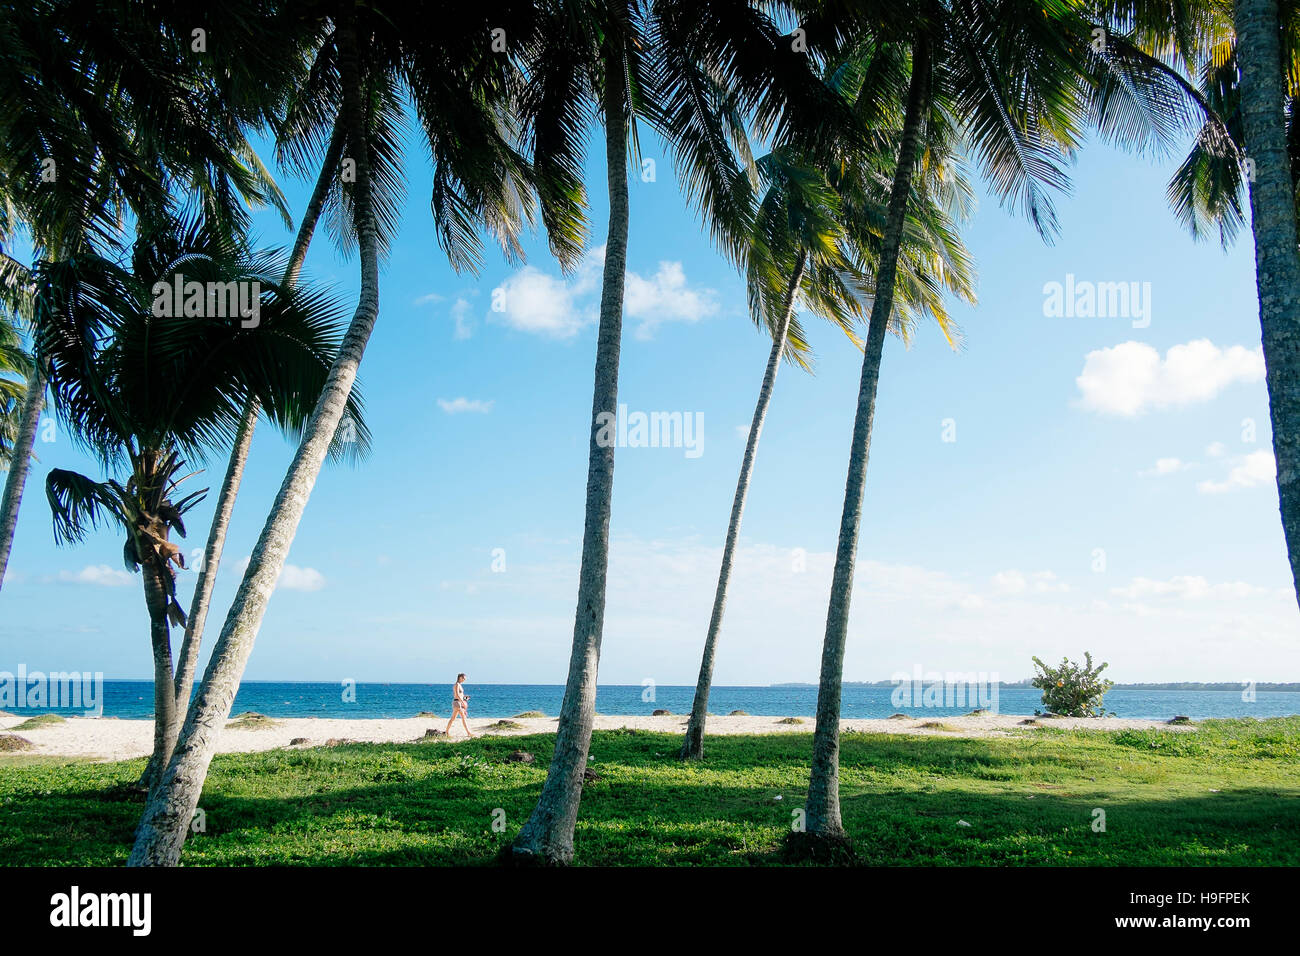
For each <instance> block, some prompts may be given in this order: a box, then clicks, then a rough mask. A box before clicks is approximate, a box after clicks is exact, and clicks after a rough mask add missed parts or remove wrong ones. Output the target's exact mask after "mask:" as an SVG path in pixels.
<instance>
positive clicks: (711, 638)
mask: <svg viewBox="0 0 1300 956" xmlns="http://www.w3.org/2000/svg"><path fill="white" fill-rule="evenodd" d="M807 261H808V253H807V251H801V252H800V253H799V259H798V261H797V262H796V263H795V269H794V274H793V275H792V276H791V277H790V285H789V287H788V289H787V290H786V297H785V301H784V302H783V303H782V313H781V324H780V326H779V327H778V328H777V330H776V334H775V335H773V336H772V351H771V352H770V353H769V354H768V357H767V368H766V369H765V370H764V371H763V384H762V386H761V387H760V388H759V390H758V404H757V405H755V406H754V418H753V420H752V421H751V422H750V423H749V438H748V440H747V441H746V442H745V457H744V459H743V460H742V461H741V464H740V477H739V478H738V479H737V480H736V497H735V498H734V499H733V500H732V502H731V520H730V522H728V524H727V541H726V544H725V545H723V548H722V567H721V569H720V570H719V571H718V588H717V590H716V591H715V592H714V595H713V614H712V616H711V617H710V618H709V633H708V635H707V636H706V637H705V639H704V657H703V659H702V660H701V661H700V676H699V679H698V680H697V681H696V684H695V700H694V702H693V703H692V704H691V719H690V721H689V722H688V723H687V725H686V739H685V740H684V741H683V742H682V751H681V756H682V758H683V759H685V760H699V759H700V758H701V757H703V756H704V724H705V721H706V720H707V718H708V713H709V690H710V688H711V687H712V685H713V661H714V656H715V654H716V651H717V646H718V633H719V631H721V630H722V614H723V611H724V609H725V608H726V605H727V585H728V584H729V583H730V581H731V565H732V561H733V560H734V558H735V555H736V542H737V540H738V539H739V538H740V519H741V516H742V515H743V514H744V512H745V498H746V497H747V496H748V495H749V478H750V475H751V474H753V471H754V458H755V456H756V454H757V452H758V437H759V435H760V434H762V431H763V420H764V419H766V418H767V407H768V405H770V404H771V403H772V390H773V387H774V386H775V385H776V373H777V370H778V369H779V368H780V367H781V355H782V354H783V353H784V352H785V343H786V334H787V333H788V332H789V331H790V320H791V319H792V318H793V317H794V303H795V297H796V295H797V293H798V291H799V283H801V282H802V281H803V273H804V266H805V264H806V263H807Z"/></svg>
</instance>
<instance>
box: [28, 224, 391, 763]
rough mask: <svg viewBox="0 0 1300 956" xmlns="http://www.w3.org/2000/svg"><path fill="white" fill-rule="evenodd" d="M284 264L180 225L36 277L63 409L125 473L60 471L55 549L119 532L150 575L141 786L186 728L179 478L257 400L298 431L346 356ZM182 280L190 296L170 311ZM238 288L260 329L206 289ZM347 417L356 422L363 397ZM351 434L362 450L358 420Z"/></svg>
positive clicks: (53, 487) (89, 444) (329, 322)
mask: <svg viewBox="0 0 1300 956" xmlns="http://www.w3.org/2000/svg"><path fill="white" fill-rule="evenodd" d="M279 267H280V263H278V262H277V261H276V260H275V259H274V258H273V257H271V256H269V255H257V256H253V257H246V256H243V255H241V254H239V252H238V250H236V249H234V248H233V247H232V246H231V245H230V244H229V243H228V242H225V241H223V240H220V239H214V238H212V237H210V236H205V235H203V233H202V231H201V229H200V228H196V227H194V226H193V225H189V226H185V225H181V224H178V225H177V226H176V227H175V230H174V231H169V232H166V233H161V234H151V235H145V236H142V237H141V238H140V239H139V240H138V241H137V243H136V244H135V246H134V248H133V250H132V253H131V256H130V261H129V263H122V262H117V261H113V260H111V259H109V258H107V257H105V256H102V255H98V254H95V253H85V254H81V255H77V256H73V257H71V258H69V259H66V260H60V261H56V262H45V263H42V264H41V265H39V266H38V267H37V269H36V270H35V275H34V285H35V293H34V302H33V313H34V317H35V320H36V321H35V324H36V329H37V335H36V347H37V355H38V357H39V359H40V360H41V362H42V363H44V365H45V367H47V368H48V369H49V380H50V388H51V392H52V394H53V396H54V402H55V406H56V408H57V410H58V414H59V416H60V418H61V419H62V420H63V422H64V423H65V425H66V427H67V428H68V430H69V431H70V432H71V434H72V435H74V436H75V437H76V439H77V440H78V441H79V442H80V443H81V444H82V445H84V446H85V447H86V448H87V449H88V450H89V451H91V452H92V453H93V454H94V455H95V456H96V457H97V458H98V459H99V461H100V462H101V464H102V465H103V466H104V467H105V469H106V470H109V471H119V469H120V470H121V472H122V474H123V477H122V478H120V479H118V478H113V477H110V478H107V479H104V480H98V479H94V478H90V477H87V476H86V475H83V474H79V473H76V472H72V471H68V470H65V469H58V468H56V469H52V470H51V471H50V472H49V474H48V476H47V478H46V494H47V497H48V498H49V501H50V507H51V510H52V512H53V515H54V535H55V540H56V541H57V542H58V543H60V544H69V543H75V542H79V541H81V540H82V539H83V538H84V537H85V536H86V534H87V533H88V532H89V531H90V530H92V529H93V528H95V527H96V526H97V525H99V524H101V523H105V522H106V523H109V524H112V525H116V526H118V527H120V528H121V529H122V530H123V531H124V532H125V535H126V542H125V546H124V549H123V556H124V560H125V563H126V566H127V567H128V569H130V570H132V571H140V572H141V574H142V578H143V583H144V594H145V602H146V606H147V608H148V612H149V620H150V640H151V646H152V649H153V657H154V707H155V715H154V754H153V758H152V759H151V761H150V764H149V768H148V769H147V770H146V773H145V775H144V777H143V778H142V783H143V784H144V785H149V784H151V783H153V782H154V780H155V779H156V776H157V774H158V773H160V772H161V768H162V766H163V760H164V757H165V754H166V751H167V750H168V749H169V748H170V746H171V743H172V741H174V740H175V736H176V724H177V722H178V711H177V708H178V701H177V699H176V696H175V692H174V679H175V674H174V672H173V667H172V654H171V634H170V629H171V627H172V626H184V624H185V621H186V616H185V613H184V611H183V610H182V608H181V606H180V603H179V600H178V598H177V594H176V580H175V571H174V567H175V568H183V567H184V566H185V562H184V557H183V555H182V552H181V549H180V547H179V546H178V545H177V544H176V543H175V542H174V541H173V540H172V533H173V532H174V533H175V534H177V535H179V536H181V537H183V536H184V535H185V523H184V515H185V514H186V513H187V512H188V511H189V510H190V509H191V508H193V507H194V506H195V505H196V504H197V503H198V502H199V501H200V500H201V499H202V497H203V495H204V494H205V491H206V489H205V491H196V492H190V493H188V494H185V495H178V494H177V489H178V488H180V486H181V485H182V484H184V483H185V482H186V481H187V479H189V478H190V477H192V475H193V473H188V474H183V472H184V469H185V459H190V460H192V459H194V458H195V457H198V456H202V455H204V454H205V453H207V452H210V451H214V450H221V449H223V448H225V447H227V446H228V445H229V443H230V442H231V440H232V439H233V438H234V436H235V435H236V434H237V431H238V423H239V421H240V414H241V410H242V409H243V408H244V406H245V405H246V404H247V402H248V401H249V400H250V399H252V398H255V399H256V400H257V401H258V402H259V403H260V404H261V405H262V406H263V407H264V408H266V409H267V412H268V414H269V415H270V416H271V418H272V420H273V421H275V422H276V424H277V425H279V426H280V427H282V428H284V429H286V430H287V431H289V432H290V433H296V432H298V431H300V430H301V429H302V426H303V424H304V422H305V420H306V418H307V415H308V414H309V412H310V410H311V408H312V407H313V405H314V404H315V399H316V396H317V394H318V393H319V390H320V387H321V386H322V385H323V383H324V380H325V374H326V371H327V369H328V368H329V365H330V363H331V361H332V360H333V357H334V352H335V350H336V349H337V346H338V338H339V336H338V332H337V326H338V325H339V319H340V313H339V311H338V308H337V306H336V305H335V304H334V303H333V302H332V301H331V300H330V299H329V298H328V297H326V296H324V295H322V294H321V293H319V292H316V291H312V290H309V289H304V288H301V287H298V286H288V285H283V284H281V283H280V282H279V275H280V271H281V270H280V268H279ZM182 282H183V283H184V288H185V290H186V292H185V297H184V300H183V301H182V300H181V297H180V296H179V294H177V295H176V297H175V298H176V301H175V302H174V303H172V301H171V300H172V297H173V290H174V288H175V286H176V284H179V283H182ZM196 283H197V285H196ZM241 286H242V287H243V291H244V293H245V300H244V305H247V306H251V307H252V308H253V309H254V310H255V311H254V313H253V315H254V318H251V319H250V318H247V317H246V315H242V314H235V312H234V310H233V308H231V302H229V301H226V300H225V299H223V298H222V296H223V295H224V294H225V293H223V292H222V291H217V292H215V293H214V292H213V290H231V289H238V288H240V287H241ZM191 289H197V290H199V291H198V292H197V296H198V298H193V296H194V295H196V293H194V292H192V291H190V290H191ZM195 313H198V314H195ZM353 412H354V414H355V415H356V417H357V418H358V419H359V418H360V404H359V398H358V399H356V400H354V404H353ZM358 436H359V439H360V445H359V446H358V447H359V448H364V447H365V444H366V443H367V442H368V433H367V431H366V429H365V426H364V422H362V423H361V425H360V426H359V429H358ZM346 450H347V449H341V451H346ZM351 450H353V451H355V450H358V448H353V449H351Z"/></svg>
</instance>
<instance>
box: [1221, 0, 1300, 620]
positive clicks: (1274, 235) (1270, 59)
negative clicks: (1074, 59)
mask: <svg viewBox="0 0 1300 956" xmlns="http://www.w3.org/2000/svg"><path fill="white" fill-rule="evenodd" d="M1235 21H1236V31H1237V63H1238V65H1239V67H1240V70H1241V111H1242V121H1243V125H1244V127H1245V133H1246V151H1247V153H1248V154H1249V156H1250V158H1251V160H1253V165H1254V173H1255V174H1254V179H1253V181H1252V182H1251V184H1250V218H1251V228H1252V230H1253V231H1254V234H1255V285H1256V288H1257V290H1258V292H1259V325H1260V330H1261V332H1262V338H1263V344H1264V366H1265V368H1266V370H1267V374H1266V378H1267V382H1268V399H1269V415H1270V417H1271V419H1272V425H1273V455H1274V457H1275V458H1276V459H1277V491H1278V499H1279V503H1280V508H1281V512H1282V530H1283V533H1284V534H1285V536H1286V549H1287V554H1288V555H1289V557H1290V559H1291V575H1292V580H1293V582H1294V584H1295V587H1296V596H1297V600H1300V250H1298V249H1297V246H1296V241H1297V240H1296V233H1297V230H1296V214H1295V190H1294V188H1293V185H1292V179H1291V164H1290V161H1289V159H1288V155H1287V145H1286V143H1287V131H1286V117H1285V115H1284V113H1283V109H1284V104H1285V102H1286V86H1285V83H1284V77H1285V74H1286V70H1285V68H1284V65H1283V63H1282V49H1281V39H1280V26H1279V23H1280V21H1279V15H1278V4H1277V0H1236V10H1235Z"/></svg>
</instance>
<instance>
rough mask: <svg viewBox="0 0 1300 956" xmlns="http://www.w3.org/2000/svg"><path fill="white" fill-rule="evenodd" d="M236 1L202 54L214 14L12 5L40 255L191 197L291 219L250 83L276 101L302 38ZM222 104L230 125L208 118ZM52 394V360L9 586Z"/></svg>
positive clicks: (10, 162)
mask: <svg viewBox="0 0 1300 956" xmlns="http://www.w3.org/2000/svg"><path fill="white" fill-rule="evenodd" d="M224 3H225V14H226V15H225V16H223V17H221V29H220V30H215V31H211V32H212V36H211V46H210V47H209V48H207V49H206V50H205V51H204V55H202V56H195V55H194V53H195V50H194V44H195V42H196V40H195V36H194V28H195V26H196V20H201V19H202V18H196V17H195V15H194V14H193V12H192V11H186V10H184V9H183V8H180V7H176V8H170V7H159V8H151V9H150V10H149V11H142V10H141V8H140V7H139V5H138V4H133V3H130V2H129V0H121V2H115V0H108V2H104V3H96V4H94V5H88V4H85V3H83V2H79V0H36V2H34V3H32V4H27V5H23V6H22V7H20V8H14V9H12V10H8V11H6V17H5V19H4V21H3V22H2V23H0V204H2V205H3V206H4V208H5V210H6V212H7V213H9V214H10V215H11V217H12V219H13V221H14V222H19V221H20V222H21V223H22V224H23V225H24V226H25V227H26V229H27V230H28V232H29V233H30V236H31V239H32V242H33V245H34V246H35V248H36V252H37V254H38V255H41V256H45V257H55V258H58V257H60V256H64V255H71V254H73V253H75V252H79V251H82V250H84V249H86V248H89V247H93V246H95V245H97V244H99V245H102V244H104V243H108V244H112V243H115V242H117V241H119V232H120V229H121V224H122V222H123V220H124V219H125V218H127V217H130V216H134V217H135V218H137V219H138V220H139V221H141V222H143V223H151V224H152V226H151V227H150V228H159V227H162V225H163V224H165V223H166V221H167V219H168V217H169V216H170V215H171V214H172V212H173V210H174V208H175V206H176V204H177V203H178V202H182V203H185V204H186V205H189V206H190V207H191V208H192V210H193V212H194V213H195V214H196V215H197V216H199V217H201V218H202V219H204V220H205V221H207V222H208V224H209V227H210V228H215V229H219V230H220V231H221V232H223V233H224V234H225V235H227V236H228V237H231V238H234V237H236V236H238V235H240V234H241V233H242V231H243V230H244V229H245V227H246V226H247V224H248V216H247V212H246V210H245V205H246V204H250V203H251V204H254V205H257V204H264V203H269V204H271V205H274V206H275V207H277V208H278V209H279V210H280V211H281V213H282V215H284V216H286V218H287V211H286V210H285V208H284V203H283V196H282V195H281V194H280V192H279V190H278V188H277V187H276V186H275V184H274V182H273V181H272V180H271V178H270V176H269V174H268V173H267V171H266V169H265V168H264V167H263V166H262V164H261V163H260V162H259V161H258V158H257V156H256V153H255V152H254V151H253V150H252V148H251V147H250V146H249V144H248V140H247V138H246V136H245V130H246V128H247V125H248V122H249V121H250V120H251V119H255V118H256V115H257V109H256V108H255V107H253V106H250V105H249V104H250V102H253V101H250V99H249V96H248V95H247V93H245V92H244V91H245V90H251V89H255V90H256V91H257V95H258V96H261V97H262V98H263V99H264V98H265V97H266V90H267V89H268V84H267V82H266V80H267V78H268V76H273V75H276V73H277V71H280V70H284V69H287V68H288V65H292V64H293V63H294V62H295V58H294V57H293V56H292V55H290V54H291V52H292V50H293V44H294V43H295V42H297V41H298V38H299V35H298V34H297V33H296V32H294V31H293V30H291V29H288V24H285V23H277V27H278V28H277V29H274V30H266V29H262V30H258V29H251V30H250V29H247V27H248V26H249V25H250V24H251V23H253V22H254V20H253V18H252V17H251V16H249V14H250V13H251V12H252V11H253V10H255V9H256V8H258V6H259V4H258V3H257V0H247V2H244V0H224ZM204 33H205V37H204V41H205V44H206V41H207V36H206V33H207V31H204ZM248 64H254V65H255V67H256V70H257V71H258V72H259V76H258V77H257V79H252V78H250V77H249V76H248V72H249V67H248ZM273 87H274V84H271V88H273ZM218 114H219V115H222V116H223V117H224V118H223V120H222V122H220V123H209V122H207V117H208V116H209V115H218ZM8 261H9V262H10V263H11V264H12V260H8ZM45 391H46V375H45V370H44V369H41V368H39V367H37V368H35V369H34V370H33V372H32V374H31V376H30V378H29V382H28V388H27V391H26V394H25V396H24V398H23V402H22V411H21V414H20V423H19V427H18V433H17V435H16V439H15V440H16V447H15V450H14V460H13V463H12V467H11V468H10V469H9V472H8V475H7V476H6V482H5V488H4V496H3V498H2V499H0V582H2V581H3V577H4V569H5V567H6V565H7V561H8V556H9V552H10V548H11V547H12V543H13V534H14V530H15V528H16V526H17V520H18V511H19V506H20V503H21V500H22V493H23V488H24V485H25V482H26V477H27V473H28V468H29V465H30V459H31V452H32V447H33V443H34V442H35V436H36V431H37V425H38V423H39V419H40V415H41V411H42V409H43V407H44V402H45Z"/></svg>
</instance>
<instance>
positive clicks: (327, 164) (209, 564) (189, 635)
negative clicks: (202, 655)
mask: <svg viewBox="0 0 1300 956" xmlns="http://www.w3.org/2000/svg"><path fill="white" fill-rule="evenodd" d="M344 139H345V136H344V134H343V131H342V129H341V128H340V126H339V124H338V123H335V125H334V132H333V134H332V135H331V137H330V143H329V147H328V148H327V149H326V151H325V159H324V160H323V161H322V163H321V170H320V175H319V176H317V177H316V188H315V189H314V190H313V192H312V195H311V199H310V200H309V201H308V203H307V208H306V209H304V210H303V214H302V221H301V222H300V223H299V224H298V235H297V237H296V238H295V239H294V243H293V251H292V252H291V253H290V255H289V263H288V266H287V267H286V268H285V270H284V281H283V284H284V285H286V286H288V285H292V284H293V283H295V282H297V281H298V273H300V272H301V271H302V264H303V262H304V261H305V260H306V258H307V248H308V247H309V246H310V245H311V239H312V236H313V235H314V234H315V232H316V223H317V222H318V221H319V220H320V214H321V211H322V210H323V209H324V208H325V199H326V197H327V196H328V194H329V189H330V185H331V184H332V183H333V181H334V177H335V176H336V175H337V173H338V165H339V160H340V159H341V158H342V155H343V142H344ZM258 412H259V408H258V405H257V400H256V399H253V400H251V401H250V402H249V403H248V406H247V407H246V408H245V409H244V417H243V419H242V420H241V421H240V423H239V430H238V431H237V432H236V433H235V444H234V447H233V448H232V449H231V451H230V461H229V462H228V463H227V465H226V476H225V478H224V479H223V480H222V482H221V492H220V494H219V495H218V496H217V510H216V513H215V514H214V515H213V516H212V526H211V528H209V529H208V544H207V547H206V548H205V549H204V552H203V566H202V567H201V568H199V578H198V581H196V582H195V584H194V597H193V599H192V600H191V602H190V614H189V618H188V622H187V626H186V628H185V637H184V639H183V640H182V641H181V650H180V655H179V658H178V660H177V664H176V682H175V691H176V706H177V709H178V710H179V711H180V712H181V713H184V712H185V710H186V709H187V708H188V707H189V703H190V692H191V690H192V688H193V686H194V672H195V670H196V669H197V667H198V663H199V646H200V645H201V643H202V641H203V626H204V624H205V623H206V622H207V618H208V605H209V604H210V603H211V601H212V590H213V588H214V587H215V586H216V583H217V569H218V567H219V566H220V564H221V553H222V551H224V550H225V546H226V532H227V531H228V530H229V528H230V516H231V514H232V513H233V512H234V510H235V498H236V497H237V496H238V494H239V485H240V482H241V481H242V480H243V477H244V466H245V465H246V464H247V462H248V450H249V447H250V446H251V445H252V443H253V430H254V429H255V428H256V427H257V416H258ZM179 733H180V726H179V724H174V725H173V727H172V733H171V736H170V738H169V740H168V741H167V747H166V749H165V753H164V755H163V766H166V761H168V760H170V759H171V753H172V750H174V749H175V747H176V736H177V734H179Z"/></svg>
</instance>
